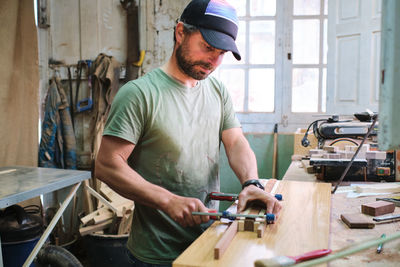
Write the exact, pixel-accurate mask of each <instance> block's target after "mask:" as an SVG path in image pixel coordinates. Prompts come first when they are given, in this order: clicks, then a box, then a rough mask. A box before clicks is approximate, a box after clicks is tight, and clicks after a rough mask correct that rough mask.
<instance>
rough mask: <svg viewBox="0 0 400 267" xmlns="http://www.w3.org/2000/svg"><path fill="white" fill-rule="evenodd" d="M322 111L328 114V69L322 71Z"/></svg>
mask: <svg viewBox="0 0 400 267" xmlns="http://www.w3.org/2000/svg"><path fill="white" fill-rule="evenodd" d="M321 111H322V112H326V68H323V70H322V99H321Z"/></svg>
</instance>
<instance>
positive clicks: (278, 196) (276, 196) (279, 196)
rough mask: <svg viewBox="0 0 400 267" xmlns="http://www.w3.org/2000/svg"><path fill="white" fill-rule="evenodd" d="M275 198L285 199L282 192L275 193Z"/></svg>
mask: <svg viewBox="0 0 400 267" xmlns="http://www.w3.org/2000/svg"><path fill="white" fill-rule="evenodd" d="M275 198H276V199H277V200H279V201H281V200H282V199H283V197H282V194H275Z"/></svg>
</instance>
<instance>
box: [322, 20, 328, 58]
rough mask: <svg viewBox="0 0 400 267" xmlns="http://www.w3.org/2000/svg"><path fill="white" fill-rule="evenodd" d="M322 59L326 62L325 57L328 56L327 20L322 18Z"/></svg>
mask: <svg viewBox="0 0 400 267" xmlns="http://www.w3.org/2000/svg"><path fill="white" fill-rule="evenodd" d="M323 49H324V50H323V51H324V52H323V53H324V55H323V56H324V57H323V58H324V59H323V63H324V64H326V61H327V57H328V20H327V19H324V47H323Z"/></svg>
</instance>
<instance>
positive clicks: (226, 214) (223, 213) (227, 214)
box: [222, 210, 236, 220]
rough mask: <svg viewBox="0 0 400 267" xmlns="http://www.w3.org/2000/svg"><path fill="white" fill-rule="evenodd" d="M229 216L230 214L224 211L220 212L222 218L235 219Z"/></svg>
mask: <svg viewBox="0 0 400 267" xmlns="http://www.w3.org/2000/svg"><path fill="white" fill-rule="evenodd" d="M230 215H231V214H230V212H229V211H227V210H224V211H223V212H222V217H223V218H228V219H229V220H235V219H236V218H235V217H231V216H230Z"/></svg>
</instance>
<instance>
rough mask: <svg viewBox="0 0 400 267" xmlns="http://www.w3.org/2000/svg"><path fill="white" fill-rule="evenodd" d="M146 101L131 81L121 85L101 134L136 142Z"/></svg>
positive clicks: (142, 124) (141, 128)
mask: <svg viewBox="0 0 400 267" xmlns="http://www.w3.org/2000/svg"><path fill="white" fill-rule="evenodd" d="M145 110H146V101H145V98H144V97H143V94H142V92H141V90H140V89H139V88H138V87H137V86H136V85H135V84H134V83H133V82H128V83H127V84H125V85H124V86H122V87H121V88H120V89H119V90H118V93H117V94H116V95H115V97H114V100H113V102H112V104H111V109H110V113H109V115H108V118H107V122H106V125H105V127H104V132H103V135H111V136H115V137H119V138H122V139H125V140H127V141H129V142H131V143H134V144H137V142H138V140H139V139H140V137H141V135H142V133H143V129H144V127H145Z"/></svg>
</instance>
